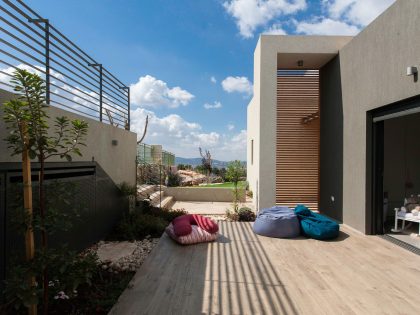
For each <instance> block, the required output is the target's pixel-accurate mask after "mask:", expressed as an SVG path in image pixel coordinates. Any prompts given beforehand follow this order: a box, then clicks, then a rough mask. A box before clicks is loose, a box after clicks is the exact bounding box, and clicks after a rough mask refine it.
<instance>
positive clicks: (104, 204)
mask: <svg viewBox="0 0 420 315" xmlns="http://www.w3.org/2000/svg"><path fill="white" fill-rule="evenodd" d="M32 170H33V173H34V174H35V173H36V172H37V171H39V165H38V163H33V165H32ZM32 181H33V182H32V183H33V190H34V191H36V189H37V185H38V181H37V176H34V177H33V178H32ZM45 184H46V191H47V194H46V197H47V203H46V204H47V207H48V204H51V205H53V206H54V209H56V210H59V211H61V212H64V213H66V214H70V213H71V212H73V211H74V210H77V213H78V215H79V217H74V218H73V219H74V221H73V224H72V227H71V229H70V230H69V231H66V232H58V233H55V234H54V237H51V238H50V242H49V243H50V246H52V247H54V246H58V245H60V244H63V243H66V244H68V246H69V248H70V249H73V250H83V249H85V248H86V247H87V246H89V245H91V244H93V243H95V242H97V241H99V240H101V239H103V238H104V237H106V236H107V235H108V234H109V232H110V231H112V229H113V228H114V226H115V224H116V223H117V222H118V221H119V220H120V219H121V217H122V215H123V214H124V212H126V211H127V207H128V205H127V203H126V202H125V201H123V200H121V197H120V193H119V190H118V188H117V187H116V186H115V184H114V182H113V181H112V179H111V178H109V177H108V175H107V174H106V173H105V172H104V171H103V170H102V169H101V167H100V166H99V165H98V164H96V163H92V162H73V163H61V162H59V163H47V164H46V172H45ZM21 189H22V172H21V163H0V293H1V291H2V285H3V281H2V280H3V279H4V278H5V275H6V270H7V267H8V265H9V262H10V261H11V260H12V258H13V257H14V256H15V255H16V254H19V253H20V254H21V255H22V254H23V253H24V247H23V246H24V239H23V237H22V236H20V234H18V233H17V232H16V230H15V228H14V225H15V224H13V222H14V220H15V219H16V214H17V213H19V209H20V210H22V200H21V198H23V197H22V193H21ZM36 197H37V196H36V194H34V209H36V206H37V199H36ZM58 199H59V200H61V202H57V200H58ZM70 218H71V216H70V215H69V219H70ZM36 239H37V240H39V237H36ZM0 301H1V294H0Z"/></svg>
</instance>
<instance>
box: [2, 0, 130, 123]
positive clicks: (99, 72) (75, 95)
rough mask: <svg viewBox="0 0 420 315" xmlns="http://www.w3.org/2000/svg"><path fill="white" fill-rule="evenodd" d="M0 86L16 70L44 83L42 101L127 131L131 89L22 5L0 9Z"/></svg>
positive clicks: (6, 86)
mask: <svg viewBox="0 0 420 315" xmlns="http://www.w3.org/2000/svg"><path fill="white" fill-rule="evenodd" d="M0 32H1V34H2V35H1V38H0V58H1V59H0V86H1V87H2V88H4V89H6V90H11V89H12V85H11V84H10V79H11V76H12V74H13V72H14V71H15V70H16V69H17V68H21V69H26V70H28V71H30V72H33V73H37V74H38V75H40V76H41V77H42V78H44V79H45V83H46V96H45V97H46V102H47V104H51V105H54V106H57V107H62V108H64V109H66V110H69V111H72V112H76V113H79V114H82V115H84V116H87V117H90V118H94V119H98V120H99V121H103V122H106V123H109V124H112V125H115V126H118V127H122V128H125V129H127V130H129V129H130V89H129V87H127V86H126V85H125V84H124V83H122V82H121V81H120V80H119V79H118V78H116V77H115V76H114V75H113V74H112V73H111V72H110V71H109V70H107V69H106V68H105V67H104V66H103V65H102V64H101V63H99V62H97V61H96V60H94V59H93V58H92V57H90V56H89V55H88V54H87V53H85V52H84V51H83V50H82V49H80V48H79V47H78V46H77V45H76V44H74V43H73V42H72V41H71V40H70V39H68V38H67V37H66V36H65V35H63V34H62V33H61V32H60V31H59V30H57V29H56V28H55V27H54V26H53V25H52V24H51V23H50V22H49V20H48V19H45V18H43V17H42V16H40V15H39V14H38V13H36V12H35V11H34V10H32V9H31V8H30V7H28V6H27V5H26V4H25V3H24V2H23V1H20V0H15V1H9V0H3V2H2V4H1V6H0Z"/></svg>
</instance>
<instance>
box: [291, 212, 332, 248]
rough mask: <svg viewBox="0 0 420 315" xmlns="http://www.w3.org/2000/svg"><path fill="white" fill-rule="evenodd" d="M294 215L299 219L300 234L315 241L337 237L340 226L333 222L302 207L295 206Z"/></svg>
mask: <svg viewBox="0 0 420 315" xmlns="http://www.w3.org/2000/svg"><path fill="white" fill-rule="evenodd" d="M295 214H296V215H297V216H298V218H299V222H300V227H301V229H302V233H303V234H304V235H305V236H307V237H310V238H314V239H317V240H329V239H334V238H336V237H338V234H339V232H340V226H339V225H338V224H337V223H336V222H334V221H333V220H331V219H329V218H327V217H325V216H323V215H321V214H318V213H315V212H312V211H311V210H309V209H308V208H307V207H305V206H304V205H297V206H296V208H295Z"/></svg>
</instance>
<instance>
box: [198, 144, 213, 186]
mask: <svg viewBox="0 0 420 315" xmlns="http://www.w3.org/2000/svg"><path fill="white" fill-rule="evenodd" d="M198 150H199V151H200V155H201V165H202V166H203V168H204V169H205V170H206V173H207V179H209V176H210V174H211V171H212V163H213V160H212V158H211V154H210V151H209V150H205V152H204V153H203V150H201V148H198Z"/></svg>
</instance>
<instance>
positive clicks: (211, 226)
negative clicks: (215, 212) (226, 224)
mask: <svg viewBox="0 0 420 315" xmlns="http://www.w3.org/2000/svg"><path fill="white" fill-rule="evenodd" d="M172 224H173V227H174V233H175V235H177V236H184V235H188V234H190V233H191V231H192V227H191V226H192V225H198V226H199V227H200V228H202V229H203V230H205V231H207V232H209V233H210V234H213V233H217V231H219V226H218V225H217V223H216V222H214V221H213V220H211V219H209V218H206V217H203V216H201V215H198V214H185V215H181V216H179V217H177V218H175V219H174V220H173V221H172Z"/></svg>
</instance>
